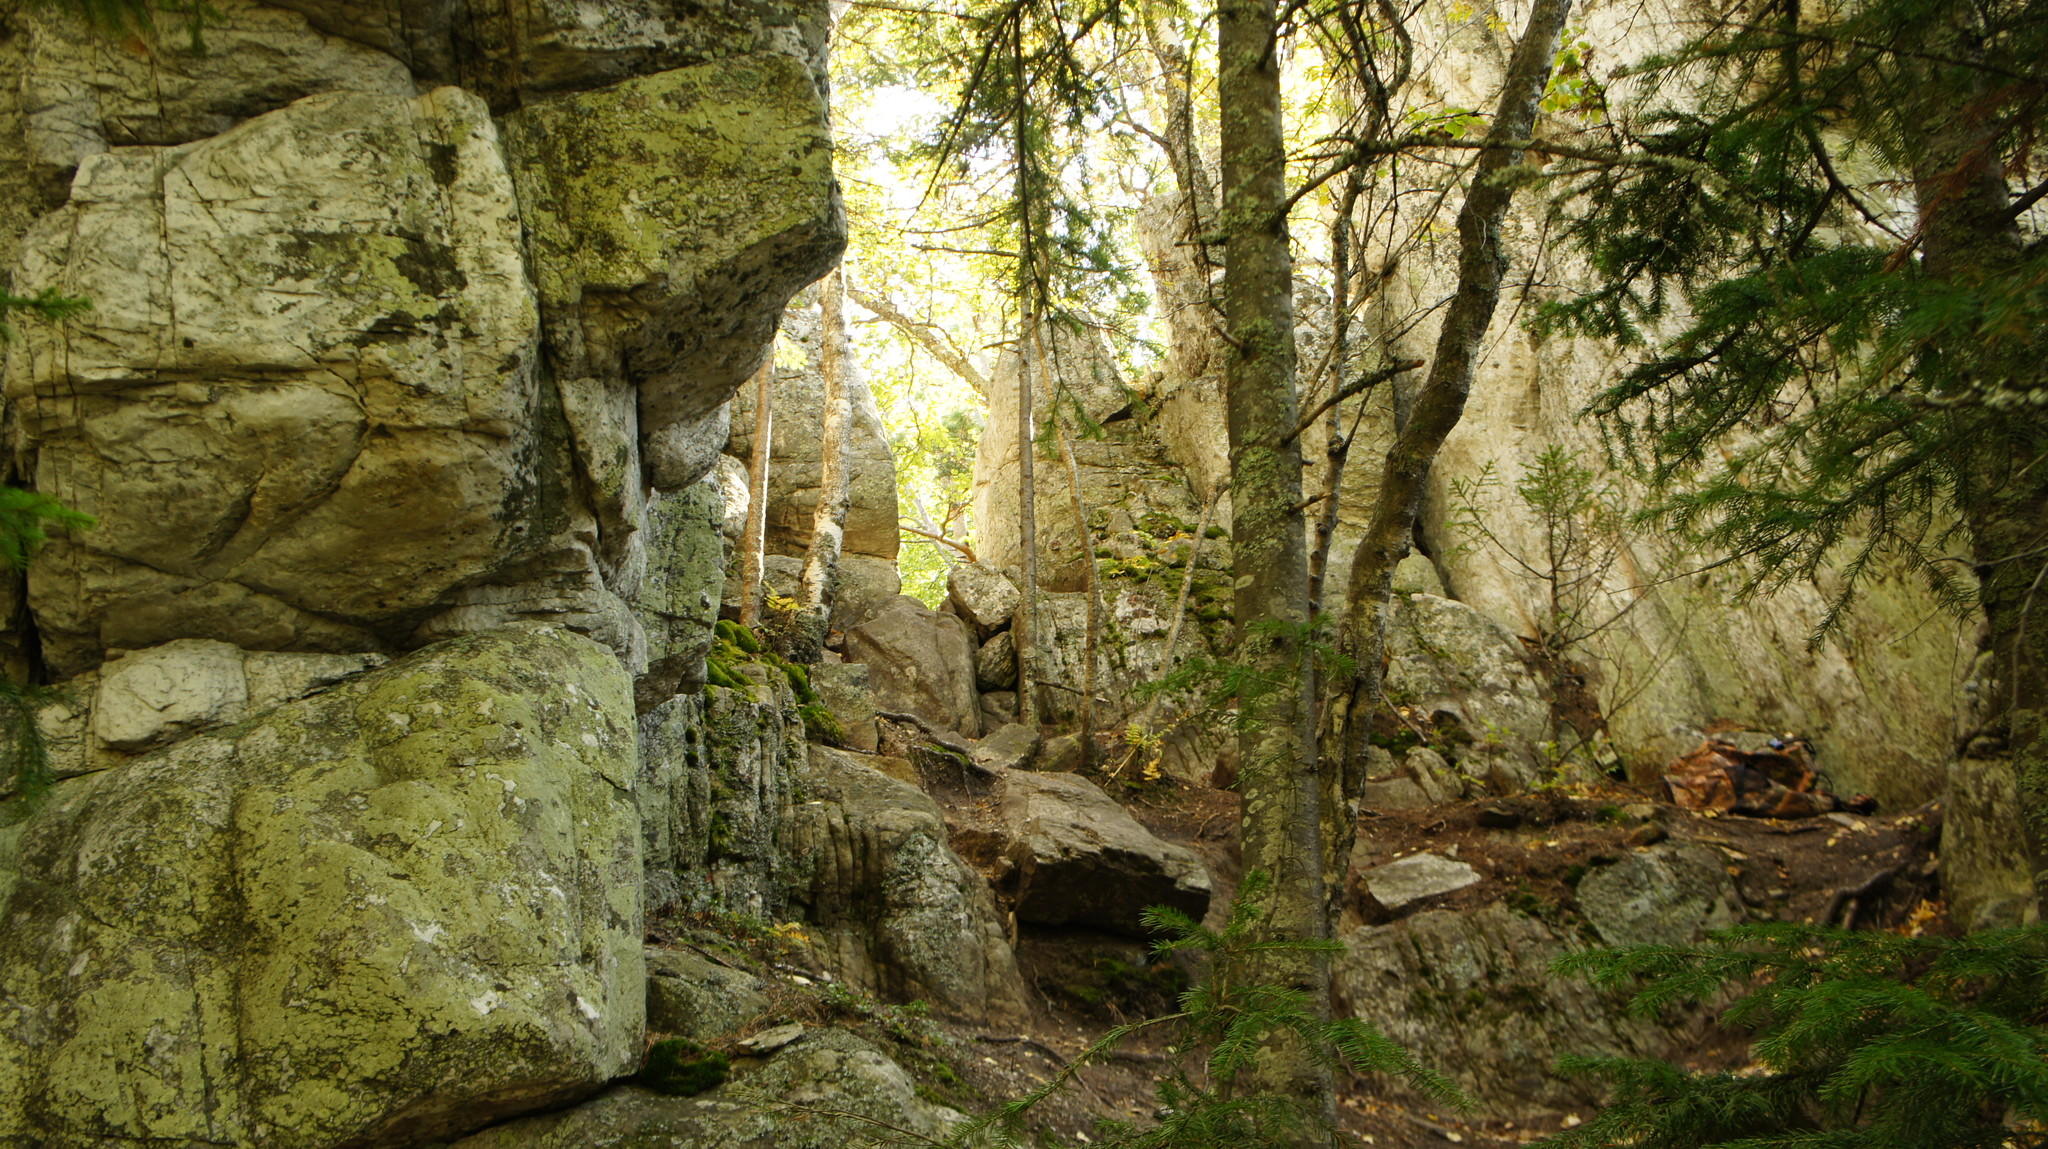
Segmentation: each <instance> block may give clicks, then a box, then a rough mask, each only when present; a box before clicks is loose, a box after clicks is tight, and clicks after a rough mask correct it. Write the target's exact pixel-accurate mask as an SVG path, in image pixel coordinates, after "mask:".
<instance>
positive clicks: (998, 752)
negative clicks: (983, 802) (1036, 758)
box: [971, 722, 1038, 771]
mask: <svg viewBox="0 0 2048 1149" xmlns="http://www.w3.org/2000/svg"><path fill="white" fill-rule="evenodd" d="M1037 753H1038V731H1036V730H1034V729H1032V728H1031V727H1029V726H1026V725H1024V724H1023V723H1021V722H1012V723H1010V724H1009V725H1007V726H1003V727H999V728H998V729H997V730H996V731H995V732H994V733H992V734H989V735H988V736H986V737H984V738H983V739H982V740H981V741H980V742H978V743H976V744H975V746H974V750H973V752H972V755H971V756H972V757H973V759H974V764H975V765H976V766H980V767H981V768H983V769H985V770H993V771H1003V770H1024V769H1028V768H1029V767H1030V765H1031V759H1032V756H1033V755H1035V754H1037Z"/></svg>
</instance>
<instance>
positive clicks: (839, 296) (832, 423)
mask: <svg viewBox="0 0 2048 1149" xmlns="http://www.w3.org/2000/svg"><path fill="white" fill-rule="evenodd" d="M850 342H851V341H850V340H849V339H848V337H847V332H846V291H845V284H844V281H843V280H842V279H841V277H840V273H839V272H838V271H836V270H835V271H833V272H832V273H831V274H830V275H827V276H826V277H825V280H824V283H823V284H822V285H821V287H820V289H819V292H818V368H819V373H820V374H821V375H823V376H824V382H825V402H824V409H823V412H822V414H823V426H822V427H820V429H819V433H820V436H821V440H820V443H819V448H818V451H819V456H820V460H819V463H820V465H819V475H818V507H817V510H816V511H815V512H814V513H813V514H812V516H811V548H810V551H809V552H808V553H807V554H806V555H805V556H804V576H803V599H802V601H803V611H802V613H801V614H800V615H799V616H798V621H797V626H796V632H795V635H794V636H793V639H792V642H791V648H790V651H789V658H790V660H791V661H793V662H804V663H810V662H816V661H818V659H819V658H821V657H823V654H824V649H825V636H826V634H827V632H828V631H829V630H830V629H831V626H832V598H833V584H835V583H836V582H837V581H838V579H839V552H840V550H841V547H842V544H843V543H844V541H845V537H846V508H847V505H848V503H849V502H851V501H852V490H853V487H852V481H851V476H850V475H848V474H847V468H846V440H847V436H848V435H849V434H851V432H852V429H853V396H852V394H851V390H852V389H851V388H850V387H848V385H847V373H848V371H849V370H850V367H851V364H850V363H849V362H848V359H849V357H850V352H851V350H852V349H851V346H850Z"/></svg>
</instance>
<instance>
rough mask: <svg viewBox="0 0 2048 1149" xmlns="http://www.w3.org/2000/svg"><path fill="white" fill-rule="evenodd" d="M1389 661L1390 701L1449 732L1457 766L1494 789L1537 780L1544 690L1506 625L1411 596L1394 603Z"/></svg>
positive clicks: (1446, 602)
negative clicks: (1410, 709) (1408, 708)
mask: <svg viewBox="0 0 2048 1149" xmlns="http://www.w3.org/2000/svg"><path fill="white" fill-rule="evenodd" d="M1387 658H1388V662H1387V676H1386V694H1387V698H1388V699H1389V700H1390V701H1391V702H1393V703H1394V704H1396V705H1399V706H1405V707H1410V708H1412V709H1413V711H1414V712H1415V714H1416V715H1417V716H1418V718H1419V719H1420V720H1422V721H1430V722H1434V723H1435V724H1436V726H1437V729H1438V731H1439V732H1442V733H1448V734H1449V735H1450V736H1451V737H1452V738H1453V746H1452V752H1453V756H1454V758H1455V759H1456V762H1457V765H1458V768H1459V770H1460V771H1462V772H1463V773H1465V774H1466V775H1468V776H1470V777H1471V778H1473V779H1475V780H1476V781H1478V782H1479V783H1480V784H1482V785H1484V786H1488V787H1490V788H1492V789H1493V790H1494V791H1496V792H1498V793H1512V792H1516V791H1520V790H1523V789H1526V788H1527V787H1529V786H1530V785H1531V784H1533V783H1535V782H1537V781H1539V780H1540V779H1541V773H1540V771H1541V769H1542V766H1543V756H1542V753H1541V746H1542V743H1544V742H1545V741H1547V740H1550V739H1552V738H1554V737H1555V735H1554V734H1553V733H1552V731H1551V725H1550V721H1551V720H1550V701H1549V698H1548V692H1547V691H1546V690H1545V689H1544V686H1543V683H1542V681H1541V680H1540V679H1539V678H1537V676H1536V674H1535V673H1534V672H1533V671H1531V670H1530V669H1529V664H1528V663H1527V661H1526V660H1525V659H1524V657H1523V653H1522V644H1521V642H1520V641H1519V640H1517V639H1516V638H1515V636H1514V635H1513V634H1512V633H1510V632H1509V631H1508V629H1507V628H1506V627H1504V626H1502V625H1500V624H1499V623H1497V622H1495V621H1494V620H1492V619H1490V618H1488V617H1486V616H1485V615H1483V614H1480V613H1479V612H1478V611H1476V610H1473V609H1472V608H1471V607H1469V606H1466V605H1465V604H1464V603H1461V602H1457V601H1454V600H1452V599H1445V598H1437V597H1436V596H1435V595H1427V594H1411V595H1408V596H1406V597H1405V598H1396V599H1395V601H1394V604H1393V609H1392V621H1391V624H1390V625H1389V626H1388V627H1387Z"/></svg>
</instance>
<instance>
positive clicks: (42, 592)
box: [6, 88, 630, 675]
mask: <svg viewBox="0 0 2048 1149" xmlns="http://www.w3.org/2000/svg"><path fill="white" fill-rule="evenodd" d="M14 287H15V289H16V290H17V291H22V290H26V291H28V292H30V293H33V292H34V291H37V290H40V289H43V288H45V287H52V288H58V289H61V290H62V291H64V292H65V293H67V294H74V295H84V296H86V297H89V298H90V299H91V300H92V301H93V310H92V311H91V312H90V313H89V318H87V319H85V320H83V321H80V322H77V323H73V324H70V325H68V326H67V327H65V328H56V327H51V326H48V325H41V324H31V325H28V326H26V327H24V329H23V332H22V335H23V337H22V339H21V341H20V342H19V344H18V345H17V346H16V347H15V348H14V349H13V350H12V351H11V352H10V354H9V355H8V359H7V371H6V393H7V397H8V400H9V403H10V406H11V409H12V411H13V412H14V413H15V417H16V418H17V419H18V420H19V423H20V426H21V428H22V430H23V433H24V437H25V440H26V443H25V445H26V446H27V447H29V448H31V449H32V450H33V455H32V457H33V459H34V460H35V464H34V465H35V471H34V479H35V485H36V487H37V489H38V490H40V491H42V492H44V493H46V494H49V495H52V496H54V497H56V498H58V499H60V500H62V501H63V502H64V503H66V504H67V505H69V506H71V507H74V508H76V509H79V510H82V511H85V512H88V513H90V514H93V515H95V516H96V517H97V518H98V519H99V525H98V526H97V527H96V528H95V529H93V530H92V531H91V532H90V533H89V534H85V535H81V536H78V537H76V538H66V539H59V540H57V541H56V542H54V543H53V544H52V545H51V546H50V547H49V548H48V549H47V550H46V551H45V552H44V553H43V555H42V556H41V557H40V558H39V559H38V560H37V563H36V566H35V569H34V571H33V572H32V577H31V579H30V596H29V601H30V605H31V607H32V609H33V610H34V612H35V616H36V621H37V624H38V626H39V628H40V630H41V634H42V642H43V651H44V654H45V656H46V657H47V658H48V660H49V662H50V663H51V665H52V666H53V668H54V669H55V670H57V671H58V672H59V673H60V674H65V675H68V674H71V673H75V672H76V671H79V670H82V669H86V668H89V667H90V666H92V665H93V664H95V663H96V662H98V661H99V658H100V656H101V652H102V651H104V650H106V649H108V648H113V647H122V648H130V649H133V648H138V647H143V646H150V645H154V644H156V643H159V642H164V641H168V640H170V639H175V638H215V639H222V640H226V641H230V642H233V643H235V644H236V645H239V646H243V647H247V648H253V649H273V650H276V649H295V650H327V651H356V650H375V649H380V648H385V647H387V646H389V645H391V644H394V643H405V642H408V641H410V639H411V636H412V634H413V633H414V631H415V628H417V627H419V626H420V625H421V624H422V622H423V621H425V620H427V619H428V618H429V617H430V616H431V615H433V614H434V613H435V612H436V610H437V608H442V607H445V606H447V605H448V604H450V603H451V602H452V601H454V600H455V598H456V597H457V596H456V595H455V593H454V592H456V591H457V589H458V588H476V587H480V586H483V585H486V584H491V583H493V582H495V581H502V580H503V579H505V578H507V577H509V576H512V575H513V573H514V568H518V574H519V576H520V577H524V576H525V575H526V574H527V573H528V572H530V571H536V570H545V571H550V572H555V571H562V572H569V573H570V574H571V575H572V576H573V572H574V571H576V570H578V569H584V568H588V567H589V566H590V565H591V564H590V562H589V555H588V554H587V552H586V551H585V550H584V548H583V545H582V544H581V543H580V542H579V541H577V539H576V538H575V537H574V532H573V531H571V530H569V529H568V528H569V527H570V523H569V517H570V513H571V512H570V508H569V507H568V506H567V505H566V496H565V495H564V494H563V492H562V491H561V490H560V489H559V488H560V485H561V482H562V480H563V478H564V477H565V476H564V474H563V472H564V471H565V470H566V466H567V464H566V459H565V458H564V452H560V451H554V450H551V449H549V448H548V446H547V445H546V444H545V443H544V442H543V441H542V438H541V436H540V434H539V432H540V431H541V429H542V428H543V426H544V425H545V423H546V420H545V419H544V417H543V414H542V407H543V405H544V399H545V396H544V395H543V393H542V388H541V387H540V385H539V379H538V374H537V372H536V370H535V368H536V363H537V360H538V356H539V347H538V340H539V334H540V331H539V321H538V314H537V312H536V309H535V306H534V299H533V294H532V288H531V286H530V285H529V283H528V281H527V277H526V270H525V265H524V260H523V250H522V239H521V230H520V218H519V214H518V210H517V206H516V202H515V196H514V194H513V186H512V179H511V176H510V174H509V173H508V171H507V169H506V166H505V162H504V159H503V157H502V156H501V155H500V153H499V150H498V137H497V129H496V128H495V126H494V125H493V123H492V121H491V119H490V116H489V114H488V109H486V108H485V107H484V105H483V103H482V101H480V100H478V99H477V98H476V97H474V96H471V95H469V94H468V93H466V92H463V91H460V90H458V89H452V88H444V89H441V90H439V91H435V92H431V93H429V94H427V95H425V96H420V97H417V98H414V97H409V96H400V95H390V94H380V93H366V92H332V93H327V94H322V95H316V96H311V97H308V98H306V99H302V100H299V101H298V102H296V103H293V104H291V105H289V106H287V107H285V108H282V109H280V110H278V111H275V112H271V113H268V114H266V115H262V116H258V117H256V118H255V119H252V120H249V121H247V122H245V123H243V124H240V125H239V126H237V127H235V128H233V129H231V130H229V131H227V132H224V133H222V134H221V135H218V136H214V137H211V138H209V139H206V140H202V141H200V142H197V143H192V144H186V145H183V146H179V147H174V148H124V149H120V150H116V151H113V152H106V153H102V154H99V155H93V156H88V157H86V158H85V160H84V161H83V162H82V163H81V164H80V165H79V171H78V175H77V177H76V179H75V180H74V182H73V184H72V194H71V199H70V202H69V203H68V204H67V205H66V206H64V207H63V208H61V209H59V210H57V211H55V212H52V213H50V214H49V215H46V216H44V217H43V218H42V219H40V220H39V221H38V222H37V223H36V225H35V226H34V227H33V228H32V229H31V230H30V233H29V235H28V236H27V237H26V239H25V240H24V243H23V249H22V256H21V264H20V267H19V269H18V270H17V272H16V275H15V282H14ZM571 581H572V582H573V581H574V580H573V577H572V580H571ZM576 589H580V590H581V591H583V592H585V593H584V597H585V598H586V599H587V601H585V602H584V603H583V604H582V609H583V611H584V613H585V614H587V615H589V616H591V617H593V618H595V617H597V616H598V615H601V614H603V613H604V611H605V609H606V604H605V603H603V602H600V601H598V600H599V599H603V598H605V595H604V592H603V590H602V588H601V587H589V586H582V587H580V588H576ZM572 597H573V596H572ZM610 603H611V605H612V606H613V607H615V608H618V609H621V610H622V607H621V606H620V604H617V602H616V599H615V598H612V599H610ZM613 621H614V622H615V623H617V624H618V625H616V626H615V627H614V628H613V629H614V631H615V632H614V633H609V634H605V635H604V636H603V637H604V638H605V639H606V640H607V641H610V642H613V643H614V645H616V646H619V647H621V648H623V647H624V646H626V645H628V639H627V637H626V635H625V634H624V633H623V631H624V630H625V629H630V623H629V622H622V621H621V620H619V619H618V618H617V617H616V616H614V620H613Z"/></svg>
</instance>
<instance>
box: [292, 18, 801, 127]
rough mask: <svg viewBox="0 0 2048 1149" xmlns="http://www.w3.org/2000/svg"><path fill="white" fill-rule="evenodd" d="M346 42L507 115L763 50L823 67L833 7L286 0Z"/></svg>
mask: <svg viewBox="0 0 2048 1149" xmlns="http://www.w3.org/2000/svg"><path fill="white" fill-rule="evenodd" d="M277 6H278V7H280V8H289V9H292V10H295V11H299V12H303V13H305V14H306V16H307V18H308V19H310V20H311V21H312V22H313V24H314V25H315V26H316V27H318V28H321V29H323V30H325V31H328V32H331V33H333V34H334V35H337V36H343V37H347V38H349V39H352V40H356V41H359V42H361V43H364V44H368V45H371V46H374V47H376V48H378V49H381V50H382V51H384V52H387V53H389V54H390V55H392V56H394V57H396V58H398V59H399V60H402V61H404V62H405V63H406V64H407V65H408V66H409V67H410V68H411V69H412V71H413V74H414V75H416V76H418V77H419V78H420V79H422V80H426V81H435V82H442V83H457V82H459V83H462V84H463V85H465V86H469V87H474V88H477V89H478V90H480V91H482V92H484V93H485V94H487V95H489V96H490V97H491V100H492V104H493V106H494V107H497V108H499V109H500V110H503V109H504V108H505V107H508V106H510V105H511V104H512V103H514V102H516V101H517V99H518V97H520V96H522V95H526V96H531V95H535V94H539V93H544V92H550V91H557V90H561V89H574V88H592V87H598V86H601V85H604V84H609V83H614V82H616V81H618V80H622V79H625V78H627V77H630V76H635V75H640V74H644V73H647V72H659V71H666V70H668V69H672V68H681V67H686V66H689V65H693V64H702V63H706V62H708V61H711V60H717V59H722V58H726V57H730V56H735V55H744V54H748V53H754V52H771V51H772V52H781V53H784V54H787V55H790V56H793V57H795V58H797V59H800V60H803V61H805V62H807V63H809V64H811V65H812V66H813V67H815V68H816V69H817V70H818V71H819V72H821V73H822V71H823V64H824V47H825V32H826V27H827V24H828V19H827V17H826V13H825V8H824V5H822V4H816V3H811V2H809V0H754V2H752V3H744V4H736V5H732V6H729V7H723V8H718V9H713V10H709V11H706V10H704V9H701V8H679V7H678V6H677V5H675V4H672V3H668V2H666V0H607V2H603V3H594V2H592V0H539V2H537V3H530V4H520V5H514V6H506V5H503V4H498V3H490V2H479V0H278V5H277Z"/></svg>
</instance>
